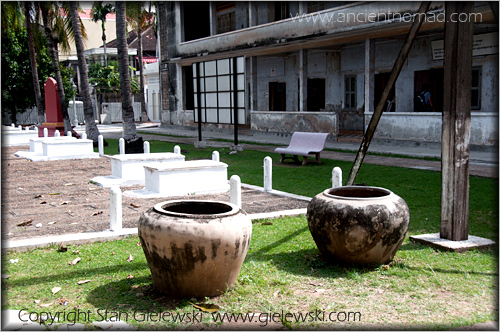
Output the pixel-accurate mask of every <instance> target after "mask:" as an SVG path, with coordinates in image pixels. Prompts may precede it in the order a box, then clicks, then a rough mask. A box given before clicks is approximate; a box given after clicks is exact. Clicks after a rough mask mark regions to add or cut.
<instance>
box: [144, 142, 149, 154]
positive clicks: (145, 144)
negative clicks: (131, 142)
mask: <svg viewBox="0 0 500 332" xmlns="http://www.w3.org/2000/svg"><path fill="white" fill-rule="evenodd" d="M143 146H144V148H143V149H144V153H149V142H148V141H144V144H143Z"/></svg>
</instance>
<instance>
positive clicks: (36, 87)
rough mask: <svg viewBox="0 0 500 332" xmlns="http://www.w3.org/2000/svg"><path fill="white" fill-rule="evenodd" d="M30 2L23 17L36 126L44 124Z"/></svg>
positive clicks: (26, 3) (26, 4) (27, 3)
mask: <svg viewBox="0 0 500 332" xmlns="http://www.w3.org/2000/svg"><path fill="white" fill-rule="evenodd" d="M30 4H31V3H30V2H29V1H26V2H25V3H24V16H25V17H26V30H27V33H28V45H29V50H30V63H31V73H32V77H33V89H34V90H35V102H36V108H37V112H38V125H42V123H44V122H45V108H44V107H43V105H42V94H41V93H40V83H39V81H38V66H37V62H36V54H35V44H34V42H33V40H34V39H33V26H32V25H31V20H30V17H31V14H30Z"/></svg>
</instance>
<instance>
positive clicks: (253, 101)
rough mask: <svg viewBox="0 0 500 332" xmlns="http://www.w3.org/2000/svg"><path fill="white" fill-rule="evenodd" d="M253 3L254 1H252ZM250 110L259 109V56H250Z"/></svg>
mask: <svg viewBox="0 0 500 332" xmlns="http://www.w3.org/2000/svg"><path fill="white" fill-rule="evenodd" d="M250 3H253V1H250ZM249 92H250V105H249V106H250V111H251V112H252V111H257V110H258V106H257V98H258V97H257V57H255V56H251V57H250V91H249Z"/></svg>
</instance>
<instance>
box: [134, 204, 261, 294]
mask: <svg viewBox="0 0 500 332" xmlns="http://www.w3.org/2000/svg"><path fill="white" fill-rule="evenodd" d="M138 229H139V238H140V239H141V244H142V248H143V250H144V254H145V256H146V260H147V262H148V265H149V269H150V270H151V275H152V277H153V281H154V283H155V286H156V288H157V289H158V290H159V291H160V292H163V293H167V294H169V295H172V296H176V297H197V298H199V297H205V296H215V295H218V294H221V293H222V292H224V291H225V290H226V289H228V288H229V287H231V286H232V285H234V283H235V282H236V279H237V278H238V274H239V272H240V269H241V266H242V264H243V261H244V260H245V256H246V254H247V251H248V247H249V245H250V238H251V236H252V222H251V220H250V218H249V217H248V216H247V215H246V213H245V212H244V211H243V210H240V209H239V208H238V207H237V206H236V205H234V204H231V203H225V202H217V201H200V200H178V201H167V202H162V203H159V204H156V205H155V206H154V207H153V208H150V209H149V210H147V211H146V212H144V214H143V215H142V216H141V218H140V220H139V226H138Z"/></svg>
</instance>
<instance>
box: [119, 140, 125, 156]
mask: <svg viewBox="0 0 500 332" xmlns="http://www.w3.org/2000/svg"><path fill="white" fill-rule="evenodd" d="M118 147H119V149H120V154H125V139H124V138H123V137H120V139H119V140H118Z"/></svg>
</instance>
